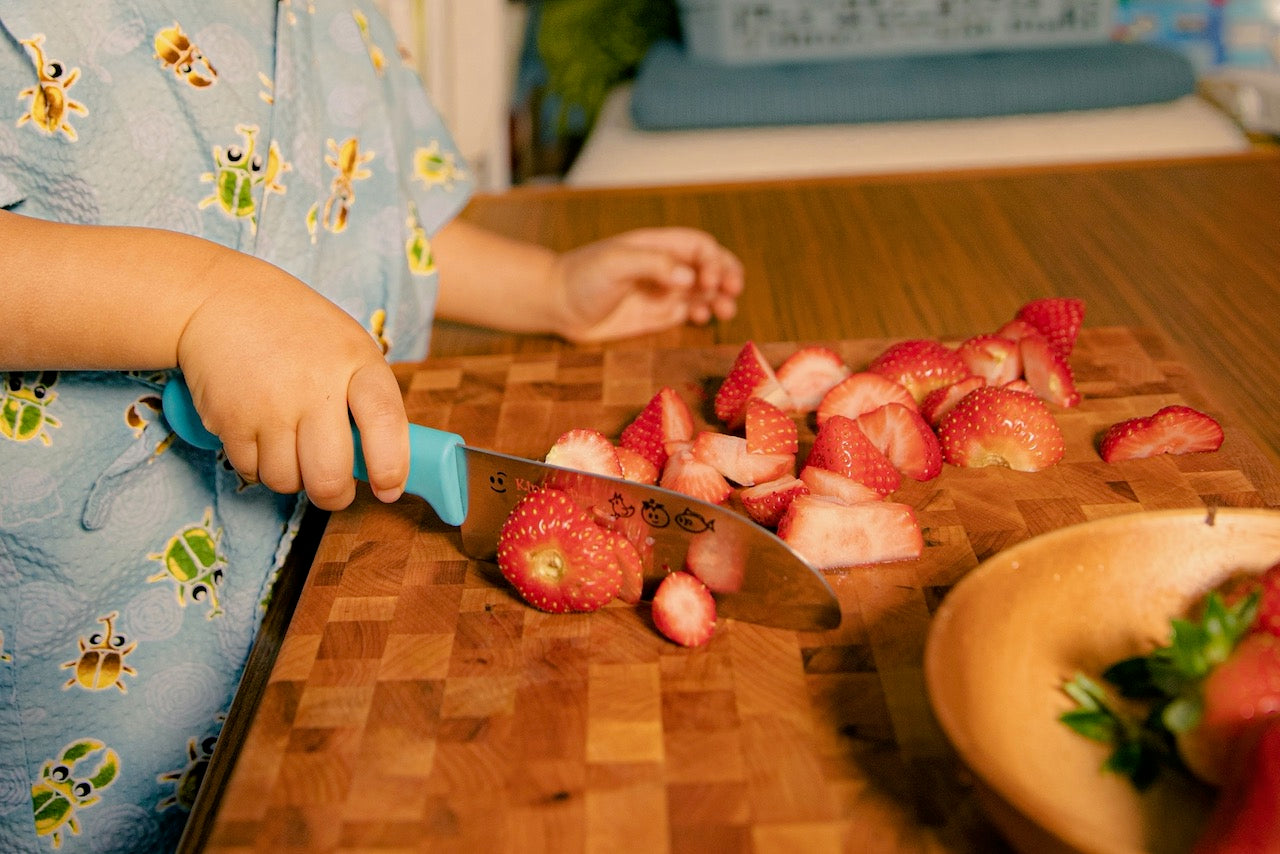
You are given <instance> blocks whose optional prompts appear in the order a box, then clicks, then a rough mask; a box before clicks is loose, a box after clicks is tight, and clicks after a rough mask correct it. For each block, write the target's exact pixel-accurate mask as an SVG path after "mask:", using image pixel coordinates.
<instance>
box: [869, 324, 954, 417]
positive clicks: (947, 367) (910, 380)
mask: <svg viewBox="0 0 1280 854" xmlns="http://www.w3.org/2000/svg"><path fill="white" fill-rule="evenodd" d="M867 370H868V371H870V372H872V373H873V374H880V375H881V376H883V377H888V378H889V379H891V380H893V381H895V382H897V383H900V384H901V385H902V386H903V387H904V388H906V390H907V391H909V392H911V396H912V397H913V398H915V401H916V403H919V402H920V401H922V400H924V397H925V395H926V394H928V393H929V392H931V391H933V390H934V389H935V388H941V387H942V386H947V385H951V384H952V383H953V382H957V381H958V380H962V379H964V378H965V377H967V376H969V368H968V367H966V366H965V363H964V360H963V359H961V358H960V354H959V353H957V352H956V351H955V350H953V349H951V348H950V347H948V346H946V345H945V344H943V343H941V342H939V341H934V340H932V339H929V338H913V339H911V340H908V341H899V342H898V343H896V344H892V345H890V346H889V347H888V348H886V349H885V350H884V351H883V352H882V353H880V355H878V356H876V357H875V358H874V359H872V360H871V364H870V365H868V366H867Z"/></svg>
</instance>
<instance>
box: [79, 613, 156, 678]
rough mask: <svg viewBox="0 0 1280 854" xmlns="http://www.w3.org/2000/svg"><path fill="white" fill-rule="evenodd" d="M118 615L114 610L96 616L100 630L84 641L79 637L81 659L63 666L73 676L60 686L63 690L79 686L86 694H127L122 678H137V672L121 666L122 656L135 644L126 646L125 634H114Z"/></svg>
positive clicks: (135, 646) (122, 663) (127, 666)
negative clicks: (110, 690)
mask: <svg viewBox="0 0 1280 854" xmlns="http://www.w3.org/2000/svg"><path fill="white" fill-rule="evenodd" d="M118 616H120V615H119V614H118V613H116V612H115V611H112V612H111V613H110V614H107V615H106V616H105V617H99V618H98V622H99V623H102V624H103V627H104V628H103V630H102V631H100V632H94V633H93V634H91V635H89V637H87V638H80V640H79V644H80V656H79V657H78V658H76V659H75V660H74V661H68V662H67V663H66V664H64V665H62V667H63V669H64V670H65V669H67V668H74V669H75V675H74V676H72V677H71V678H70V679H68V680H67V682H66V684H65V685H63V686H62V687H63V690H65V689H67V688H71V687H73V686H75V685H79V686H80V687H81V688H84V689H85V690H86V691H105V690H106V689H108V688H118V689H119V690H120V693H121V694H127V693H128V688H126V687H125V684H124V676H125V675H126V674H127V675H129V676H137V675H138V671H136V670H134V669H133V668H132V667H130V666H129V665H127V664H125V663H124V659H125V656H127V655H128V654H129V653H131V652H133V651H134V650H135V649H137V647H138V645H137V644H136V643H129V641H128V639H127V638H125V636H124V635H121V634H116V631H115V620H116V618H117V617H118Z"/></svg>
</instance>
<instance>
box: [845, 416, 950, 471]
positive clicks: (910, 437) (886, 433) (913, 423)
mask: <svg viewBox="0 0 1280 854" xmlns="http://www.w3.org/2000/svg"><path fill="white" fill-rule="evenodd" d="M857 423H858V427H859V428H860V429H861V430H862V432H863V433H864V434H866V437H867V438H868V439H870V440H871V444H873V445H875V446H876V448H878V449H879V451H880V453H882V454H884V455H885V456H886V457H887V458H888V459H889V462H891V463H893V466H894V468H896V469H897V470H898V471H899V472H901V473H902V474H904V475H906V476H907V477H909V478H911V479H912V480H932V479H933V478H935V477H937V476H938V475H939V474H940V473H941V472H942V448H941V447H940V446H939V444H938V437H937V436H936V435H934V432H933V428H932V427H930V426H929V425H928V424H927V423H925V420H924V418H922V417H921V416H920V413H919V412H916V411H915V410H913V409H908V408H907V407H905V406H903V405H902V404H900V403H886V404H885V405H884V406H882V407H880V408H879V409H873V410H871V411H870V412H868V413H866V414H865V415H859V416H858V420H857Z"/></svg>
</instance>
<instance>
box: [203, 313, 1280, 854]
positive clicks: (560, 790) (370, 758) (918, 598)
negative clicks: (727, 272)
mask: <svg viewBox="0 0 1280 854" xmlns="http://www.w3.org/2000/svg"><path fill="white" fill-rule="evenodd" d="M969 331H972V332H978V331H984V328H983V324H982V323H981V322H979V323H978V324H975V325H973V326H971V327H970V330H969ZM826 343H830V344H831V345H832V346H835V347H837V348H838V349H839V351H840V352H841V353H842V354H843V355H844V357H845V358H846V360H847V361H848V362H849V363H850V364H851V365H853V366H855V367H860V366H862V365H865V363H866V362H867V361H868V360H869V359H870V357H871V356H872V355H874V354H875V353H876V352H878V351H879V350H880V349H882V348H883V347H884V346H885V345H886V344H887V343H888V339H886V338H873V339H861V340H829V341H827V342H826ZM797 346H798V343H797V342H790V343H781V342H766V343H765V345H764V349H765V353H766V355H767V356H768V357H769V358H770V359H771V360H773V361H775V363H776V362H777V361H780V360H781V359H782V358H783V357H785V355H786V354H787V353H789V352H791V351H792V350H793V349H795V348H796V347H797ZM737 349H738V345H734V344H719V345H713V346H702V347H674V348H653V347H645V348H641V349H625V348H618V349H609V350H600V351H576V350H568V351H563V352H544V353H536V352H532V353H530V352H524V353H508V354H497V355H489V356H470V357H455V358H447V359H439V360H432V361H430V362H428V363H425V364H423V365H419V366H416V367H414V368H413V369H412V370H406V371H405V373H404V381H405V399H406V402H407V405H408V408H409V411H410V414H411V417H412V418H414V420H417V421H421V422H423V423H429V424H433V425H436V426H440V427H445V428H447V429H451V430H455V431H457V432H460V433H462V434H463V435H464V436H466V438H467V439H468V441H469V442H470V443H471V444H476V445H482V446H491V447H494V448H497V449H498V450H503V451H507V452H511V453H516V454H522V455H535V456H540V455H541V454H542V453H544V452H545V450H546V448H547V447H549V446H550V443H551V441H553V440H554V438H555V436H557V435H558V434H559V432H560V431H562V430H564V429H567V428H569V427H576V426H592V427H596V428H598V429H601V430H603V431H606V432H608V433H610V434H612V435H616V434H617V432H618V430H619V429H620V428H621V426H622V425H623V424H625V423H626V422H627V421H628V420H629V419H630V418H631V417H633V416H634V415H635V413H636V412H637V411H638V410H639V408H640V407H641V406H643V404H644V403H645V401H647V400H648V398H649V396H650V395H652V394H653V393H654V392H655V391H656V390H657V389H658V388H659V387H661V386H663V385H673V386H675V387H676V388H677V389H678V390H680V391H681V393H682V394H684V395H686V397H687V399H689V401H690V403H691V404H693V405H694V406H695V409H696V410H697V411H698V412H699V413H701V414H702V417H703V418H704V419H705V412H706V410H705V408H704V407H705V404H706V398H705V397H700V395H704V394H705V393H706V391H707V390H708V389H714V387H715V385H716V383H717V382H718V379H719V378H720V377H722V376H723V375H724V372H725V371H726V370H727V368H728V366H729V364H730V363H731V362H732V359H733V356H734V354H735V353H736V352H737ZM1072 363H1073V366H1074V368H1075V371H1076V375H1077V379H1078V382H1079V385H1080V388H1081V390H1082V392H1083V393H1084V395H1085V399H1084V401H1083V403H1082V404H1081V405H1080V406H1079V407H1078V408H1075V409H1072V410H1055V412H1056V415H1057V417H1058V420H1059V423H1060V424H1061V426H1062V428H1063V431H1064V434H1065V437H1066V440H1067V452H1066V456H1065V458H1064V460H1063V461H1062V463H1060V464H1059V465H1057V466H1055V467H1053V468H1052V469H1049V470H1046V471H1043V472H1038V473H1035V474H1025V473H1017V472H1012V471H1009V470H1006V469H975V470H960V469H956V468H953V467H950V466H947V467H946V468H945V470H944V472H943V474H942V475H941V476H940V477H939V478H937V479H935V480H933V481H929V482H927V483H914V482H912V483H909V484H907V485H906V486H904V487H903V489H901V490H900V491H899V492H898V493H897V494H896V496H897V499H898V500H903V501H907V502H909V503H911V504H912V505H914V506H915V507H916V508H917V510H918V512H919V516H920V520H921V523H922V525H923V526H924V528H925V540H926V548H925V550H924V554H923V555H922V557H921V558H920V559H918V560H914V561H908V562H900V563H894V564H886V565H882V566H878V567H865V568H851V569H847V570H842V571H835V572H830V573H828V574H827V577H828V580H829V581H830V583H831V585H832V587H833V589H834V590H835V591H836V593H837V596H838V598H839V600H840V602H841V607H842V613H843V622H842V625H841V626H840V627H839V628H838V629H836V630H833V631H830V632H823V633H797V632H790V631H783V630H778V629H769V628H762V627H758V626H754V625H750V624H747V623H741V622H734V621H723V622H722V623H721V625H720V626H719V627H718V630H717V634H716V636H715V637H714V639H713V640H712V642H711V643H710V644H709V645H708V646H706V647H704V648H700V649H694V650H688V649H683V648H680V647H677V646H675V645H673V644H671V643H669V642H667V641H665V640H664V639H663V638H662V637H661V636H660V635H658V634H657V632H656V631H655V630H654V629H653V627H652V625H651V622H650V619H649V615H648V612H647V609H646V607H645V606H643V605H641V606H639V607H632V606H627V605H623V604H621V603H614V604H612V605H609V606H607V607H606V608H604V609H603V610H601V611H598V612H596V613H593V614H581V615H548V614H543V613H541V612H538V611H536V610H534V609H532V608H530V607H528V606H526V605H524V604H523V603H522V602H520V601H519V600H518V598H517V597H516V596H515V595H514V593H513V591H512V590H511V589H510V588H509V587H507V586H506V584H505V583H504V581H503V580H502V578H501V576H500V575H498V574H497V571H496V568H495V567H493V566H491V565H489V564H484V563H477V562H474V561H470V560H468V559H466V558H465V557H464V556H463V555H462V554H461V552H460V551H459V539H458V534H457V532H456V531H455V530H453V529H450V528H448V527H446V526H443V525H442V524H441V523H440V522H439V521H438V520H437V519H436V518H435V516H434V513H433V512H432V511H431V510H430V508H429V507H428V506H427V505H426V504H425V503H424V502H421V501H418V500H414V499H406V500H402V501H400V502H398V503H397V504H395V505H389V506H388V505H381V504H379V503H378V502H376V501H374V500H372V499H371V497H370V496H369V495H368V494H367V493H362V495H361V497H360V498H359V499H358V501H357V503H356V504H355V505H353V507H352V508H351V509H349V510H348V511H344V512H342V513H338V514H335V515H334V516H333V517H332V519H331V520H330V523H329V526H328V529H327V531H326V533H325V535H324V538H323V540H322V541H321V543H320V547H319V551H318V553H317V555H316V558H315V561H314V564H313V566H312V568H311V572H310V574H309V577H308V578H307V579H306V582H305V587H304V589H303V591H302V595H301V599H300V601H299V604H298V608H297V610H296V612H295V614H294V615H293V619H292V622H291V624H290V626H289V629H288V633H287V635H286V636H285V638H284V642H283V646H282V648H281V650H280V653H279V656H278V658H277V660H276V662H275V666H274V668H273V670H272V671H271V674H270V677H269V680H268V682H267V685H266V687H265V691H264V693H263V696H262V699H261V703H260V704H259V706H258V709H257V711H256V715H255V717H254V719H253V722H252V726H251V727H250V729H249V732H248V735H247V737H246V739H245V741H244V744H243V748H242V749H241V751H240V753H239V758H238V761H237V762H236V764H235V767H234V769H233V771H232V773H231V777H230V782H229V785H228V788H227V790H226V793H225V795H224V796H223V798H222V800H221V804H220V808H219V809H218V812H217V816H216V822H215V823H214V826H213V829H212V833H211V836H210V839H209V844H208V846H207V848H206V850H208V851H212V852H248V851H308V852H317V851H335V850H344V851H357V850H358V851H459V852H463V851H465V852H475V851H521V852H525V851H530V852H533V851H548V852H565V851H593V852H594V851H601V852H606V851H607V852H621V851H636V852H659V851H672V852H685V851H688V852H704V851H717V852H719V851H759V852H775V851H776V852H795V851H805V852H825V851H831V852H835V851H859V852H863V851H865V852H941V851H949V852H975V854H976V852H1000V851H1004V850H1007V849H1006V848H1005V847H1004V843H1003V842H1002V841H1001V840H1000V839H999V837H998V836H997V835H996V833H995V831H994V830H993V829H992V827H991V825H989V824H988V822H987V821H986V820H985V818H984V817H983V815H982V814H981V812H980V810H979V808H978V806H977V800H976V797H975V794H974V787H973V786H972V780H970V779H969V778H968V776H967V775H966V773H965V772H964V770H963V769H962V768H960V767H959V766H958V765H957V762H956V760H955V758H954V756H953V754H952V752H951V750H950V748H949V746H948V744H947V742H946V740H945V738H944V737H943V736H942V734H941V732H940V731H939V729H938V727H937V725H936V723H935V722H934V719H933V716H932V714H931V712H930V709H929V705H928V699H927V696H926V694H925V690H924V684H923V676H922V670H921V668H922V656H923V648H924V641H925V635H926V632H927V630H928V627H929V621H930V616H931V614H932V612H933V611H934V609H935V608H936V607H937V605H938V603H939V602H940V600H941V599H942V597H943V596H944V595H945V594H946V591H947V590H948V589H949V588H950V587H951V586H952V585H954V584H955V583H956V582H957V581H958V580H959V579H960V578H962V577H963V576H964V574H965V573H966V572H968V571H969V570H970V569H972V568H973V567H974V566H976V565H977V563H979V562H980V561H981V560H983V559H984V558H985V557H987V556H989V555H992V554H994V553H996V552H997V551H999V550H1001V549H1003V548H1005V547H1007V546H1008V545H1010V544H1012V543H1015V542H1018V541H1020V540H1022V539H1025V538H1027V537H1029V536H1033V535H1035V534H1038V533H1041V532H1043V531H1048V530H1051V529H1054V528H1058V527H1061V526H1063V525H1067V524H1071V523H1073V522H1079V521H1084V520H1087V519H1093V518H1099V517H1102V516H1111V515H1116V514H1124V513H1133V512H1136V511H1139V510H1144V509H1156V508H1165V507H1187V506H1205V505H1217V506H1269V507H1280V474H1278V473H1277V470H1276V468H1275V467H1274V466H1272V465H1271V464H1270V463H1269V461H1268V460H1267V457H1266V455H1265V453H1264V452H1262V451H1261V450H1260V449H1259V448H1258V446H1257V444H1256V443H1255V442H1254V440H1253V439H1252V437H1251V436H1250V434H1249V431H1247V430H1245V429H1244V428H1243V427H1242V425H1241V424H1240V423H1239V422H1238V421H1237V420H1235V419H1233V418H1232V417H1230V416H1229V415H1227V414H1225V413H1223V412H1222V411H1221V410H1219V409H1217V408H1216V407H1215V405H1214V404H1213V403H1212V401H1210V400H1209V399H1208V398H1206V397H1205V395H1204V391H1203V389H1202V388H1201V386H1200V384H1199V383H1197V382H1196V381H1195V380H1194V379H1193V378H1192V377H1191V375H1190V374H1189V372H1188V370H1187V369H1186V366H1185V364H1184V363H1182V362H1181V361H1179V360H1178V359H1177V358H1176V356H1175V355H1174V354H1173V353H1172V352H1171V351H1170V350H1169V348H1168V347H1167V345H1166V343H1165V342H1164V340H1163V337H1162V336H1160V335H1157V334H1147V333H1139V332H1134V331H1132V330H1130V329H1128V328H1123V327H1088V328H1086V329H1085V331H1084V332H1083V333H1082V336H1081V339H1080V342H1079V345H1078V347H1077V350H1076V353H1075V354H1074V355H1073V357H1072ZM1173 402H1184V403H1189V404H1191V405H1196V406H1201V407H1204V408H1207V409H1209V410H1210V411H1211V412H1214V414H1217V415H1219V416H1221V417H1222V418H1223V420H1224V422H1225V427H1226V441H1225V443H1224V445H1223V447H1222V449H1221V450H1220V451H1218V452H1216V453H1213V454H1200V455H1189V456H1184V457H1169V456H1166V457H1160V458H1154V459H1150V460H1142V461H1133V462H1127V463H1123V464H1118V465H1109V464H1106V463H1103V462H1102V461H1101V460H1100V459H1099V457H1098V455H1097V452H1096V449H1095V441H1096V437H1097V435H1098V433H1099V432H1100V431H1101V430H1102V429H1104V428H1105V426H1106V425H1107V424H1109V423H1111V422H1113V421H1115V420H1117V419H1119V418H1124V417H1129V416H1131V415H1135V414H1139V413H1144V412H1149V411H1153V410H1154V409H1156V408H1158V407H1159V406H1162V405H1164V404H1167V403H1173ZM803 430H804V434H803V435H804V436H805V438H806V439H810V438H811V436H812V432H811V424H810V422H809V421H805V422H804V424H803ZM993 666H994V665H993Z"/></svg>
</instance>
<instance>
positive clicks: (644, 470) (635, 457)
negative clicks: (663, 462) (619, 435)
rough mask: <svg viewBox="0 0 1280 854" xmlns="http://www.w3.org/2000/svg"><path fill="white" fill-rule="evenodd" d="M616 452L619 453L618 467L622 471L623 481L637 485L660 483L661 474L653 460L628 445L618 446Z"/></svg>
mask: <svg viewBox="0 0 1280 854" xmlns="http://www.w3.org/2000/svg"><path fill="white" fill-rule="evenodd" d="M615 450H616V451H617V453H618V465H619V466H620V467H621V469H622V477H623V479H625V480H632V481H635V482H636V483H657V482H658V475H659V474H660V472H659V470H658V467H657V466H655V465H654V464H653V460H651V459H649V458H648V457H646V456H645V455H644V454H642V453H640V452H639V451H635V450H632V449H631V448H628V447H627V446H626V445H618V446H617V448H616V449H615Z"/></svg>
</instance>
